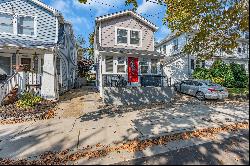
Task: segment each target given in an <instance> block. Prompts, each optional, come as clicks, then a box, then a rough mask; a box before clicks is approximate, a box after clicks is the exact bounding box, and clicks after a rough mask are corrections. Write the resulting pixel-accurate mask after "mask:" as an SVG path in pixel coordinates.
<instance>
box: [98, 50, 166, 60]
mask: <svg viewBox="0 0 250 166" xmlns="http://www.w3.org/2000/svg"><path fill="white" fill-rule="evenodd" d="M99 51H105V52H114V53H125V54H134V55H143V56H154V57H155V56H156V57H162V58H164V55H163V54H161V53H159V52H157V51H148V50H136V49H128V48H113V47H99Z"/></svg>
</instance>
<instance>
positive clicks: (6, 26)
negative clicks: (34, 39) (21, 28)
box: [0, 13, 13, 33]
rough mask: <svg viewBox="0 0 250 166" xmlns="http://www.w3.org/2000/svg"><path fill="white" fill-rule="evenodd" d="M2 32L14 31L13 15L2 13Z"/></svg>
mask: <svg viewBox="0 0 250 166" xmlns="http://www.w3.org/2000/svg"><path fill="white" fill-rule="evenodd" d="M0 32H3V33H13V16H12V15H10V14H6V13H0Z"/></svg>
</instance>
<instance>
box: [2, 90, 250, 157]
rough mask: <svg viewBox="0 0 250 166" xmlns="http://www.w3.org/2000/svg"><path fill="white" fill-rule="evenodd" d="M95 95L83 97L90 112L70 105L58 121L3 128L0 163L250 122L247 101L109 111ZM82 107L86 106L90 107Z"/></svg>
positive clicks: (180, 101) (179, 101)
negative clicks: (6, 159) (3, 160)
mask: <svg viewBox="0 0 250 166" xmlns="http://www.w3.org/2000/svg"><path fill="white" fill-rule="evenodd" d="M92 92H93V91H92ZM90 94H91V93H87V94H84V95H90ZM93 94H94V92H93ZM93 94H92V95H93ZM94 95H95V94H94ZM90 96H91V95H90ZM90 96H88V97H87V98H86V96H85V97H84V96H78V97H79V100H80V98H84V99H85V100H87V103H88V100H89V99H91V100H92V101H91V102H90V103H91V105H92V106H93V107H89V106H90V105H89V104H90V103H88V104H86V105H87V107H84V106H81V107H82V109H81V107H77V105H71V107H65V108H67V109H66V110H65V109H64V110H58V111H59V114H58V116H57V117H56V118H54V119H49V120H43V121H36V122H25V123H21V124H14V125H1V126H0V158H7V157H8V158H13V159H20V158H26V157H30V156H36V155H39V154H42V153H44V152H46V151H62V150H65V149H71V150H77V149H82V148H86V147H92V148H97V149H98V147H101V146H112V145H115V144H117V143H123V142H127V141H128V140H132V139H135V138H139V139H147V138H150V137H156V136H157V137H158V136H161V135H166V134H170V133H175V132H181V131H187V130H196V129H200V128H208V127H217V126H221V125H226V124H232V123H235V122H242V121H249V118H248V117H249V104H248V102H231V101H225V102H220V103H216V102H210V101H209V102H207V103H206V102H198V101H197V100H195V99H194V98H190V97H185V96H177V98H176V99H175V100H174V101H173V102H172V103H169V104H164V105H151V106H147V107H144V108H139V107H123V108H110V107H104V106H101V105H100V101H99V98H95V97H93V96H92V98H91V97H90ZM73 100H74V99H71V101H73ZM67 102H68V103H67ZM67 102H66V103H67V104H68V105H70V104H71V102H70V100H69V101H67ZM98 103H99V104H98ZM75 104H77V102H76V103H75ZM79 104H83V105H84V104H85V102H83V103H79ZM97 105H99V106H98V107H97ZM75 108H78V109H79V108H80V111H79V112H77V113H76V114H73V115H70V111H73V112H74V109H75ZM84 108H89V109H88V110H84ZM93 108H94V109H93ZM60 111H61V112H60ZM65 112H67V114H65ZM65 115H70V116H65ZM116 162H117V160H116Z"/></svg>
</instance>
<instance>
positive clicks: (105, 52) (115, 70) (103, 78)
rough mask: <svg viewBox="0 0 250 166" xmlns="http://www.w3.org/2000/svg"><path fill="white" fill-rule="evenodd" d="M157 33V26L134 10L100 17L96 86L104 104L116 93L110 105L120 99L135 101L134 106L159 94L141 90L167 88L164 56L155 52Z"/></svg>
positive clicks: (98, 19) (97, 40) (96, 51)
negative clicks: (163, 64)
mask: <svg viewBox="0 0 250 166" xmlns="http://www.w3.org/2000/svg"><path fill="white" fill-rule="evenodd" d="M156 30H157V27H156V25H154V24H153V23H152V22H150V21H148V20H147V19H145V18H143V17H142V16H141V15H139V14H137V13H136V12H134V11H131V10H125V11H121V12H117V13H113V14H108V15H104V16H100V17H97V18H96V26H95V40H94V41H95V43H94V61H95V64H96V69H97V72H96V76H97V77H96V78H97V81H96V85H97V87H98V89H99V91H100V95H101V97H103V98H104V101H105V100H106V99H107V98H108V99H110V98H111V96H112V95H115V94H116V95H117V96H116V97H114V98H112V101H111V99H110V100H109V102H113V101H114V100H116V101H118V100H119V101H120V102H121V103H122V102H126V104H130V103H133V102H132V100H134V101H135V102H134V103H136V101H139V100H140V102H142V100H145V101H148V100H147V99H142V97H143V96H144V97H145V96H146V95H148V96H157V95H159V94H154V92H153V91H151V92H152V94H151V95H150V94H147V93H149V92H150V91H148V92H145V91H143V90H142V89H143V88H141V87H154V88H155V87H162V86H164V85H163V84H164V79H163V75H162V70H161V60H162V58H163V56H162V54H160V53H157V52H156V51H154V32H155V31H156ZM165 81H166V79H165ZM112 90H113V92H111V91H112ZM140 90H141V91H140ZM128 91H129V92H131V93H129V92H128ZM129 94H131V95H129ZM119 95H121V96H119ZM122 95H123V96H122ZM126 95H127V96H126ZM140 95H141V96H140ZM118 96H119V97H118ZM163 96H164V95H163ZM163 96H162V97H163ZM140 97H141V99H139V98H140ZM108 99H107V100H108ZM152 100H153V99H152Z"/></svg>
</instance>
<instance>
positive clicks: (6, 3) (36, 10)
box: [0, 0, 56, 42]
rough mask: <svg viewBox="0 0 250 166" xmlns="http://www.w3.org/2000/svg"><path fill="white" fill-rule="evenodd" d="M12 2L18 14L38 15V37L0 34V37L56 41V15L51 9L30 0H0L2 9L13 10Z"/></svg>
mask: <svg viewBox="0 0 250 166" xmlns="http://www.w3.org/2000/svg"><path fill="white" fill-rule="evenodd" d="M10 4H12V6H13V7H14V12H15V13H16V14H27V15H32V16H37V37H27V36H21V35H18V36H17V35H14V34H13V35H6V34H0V38H10V39H23V40H33V41H45V42H55V38H56V17H55V16H54V15H53V14H52V13H51V12H50V11H47V10H46V9H44V8H43V7H40V6H38V5H36V4H34V3H33V2H32V1H30V0H0V11H2V12H11V11H12V9H11V5H10Z"/></svg>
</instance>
